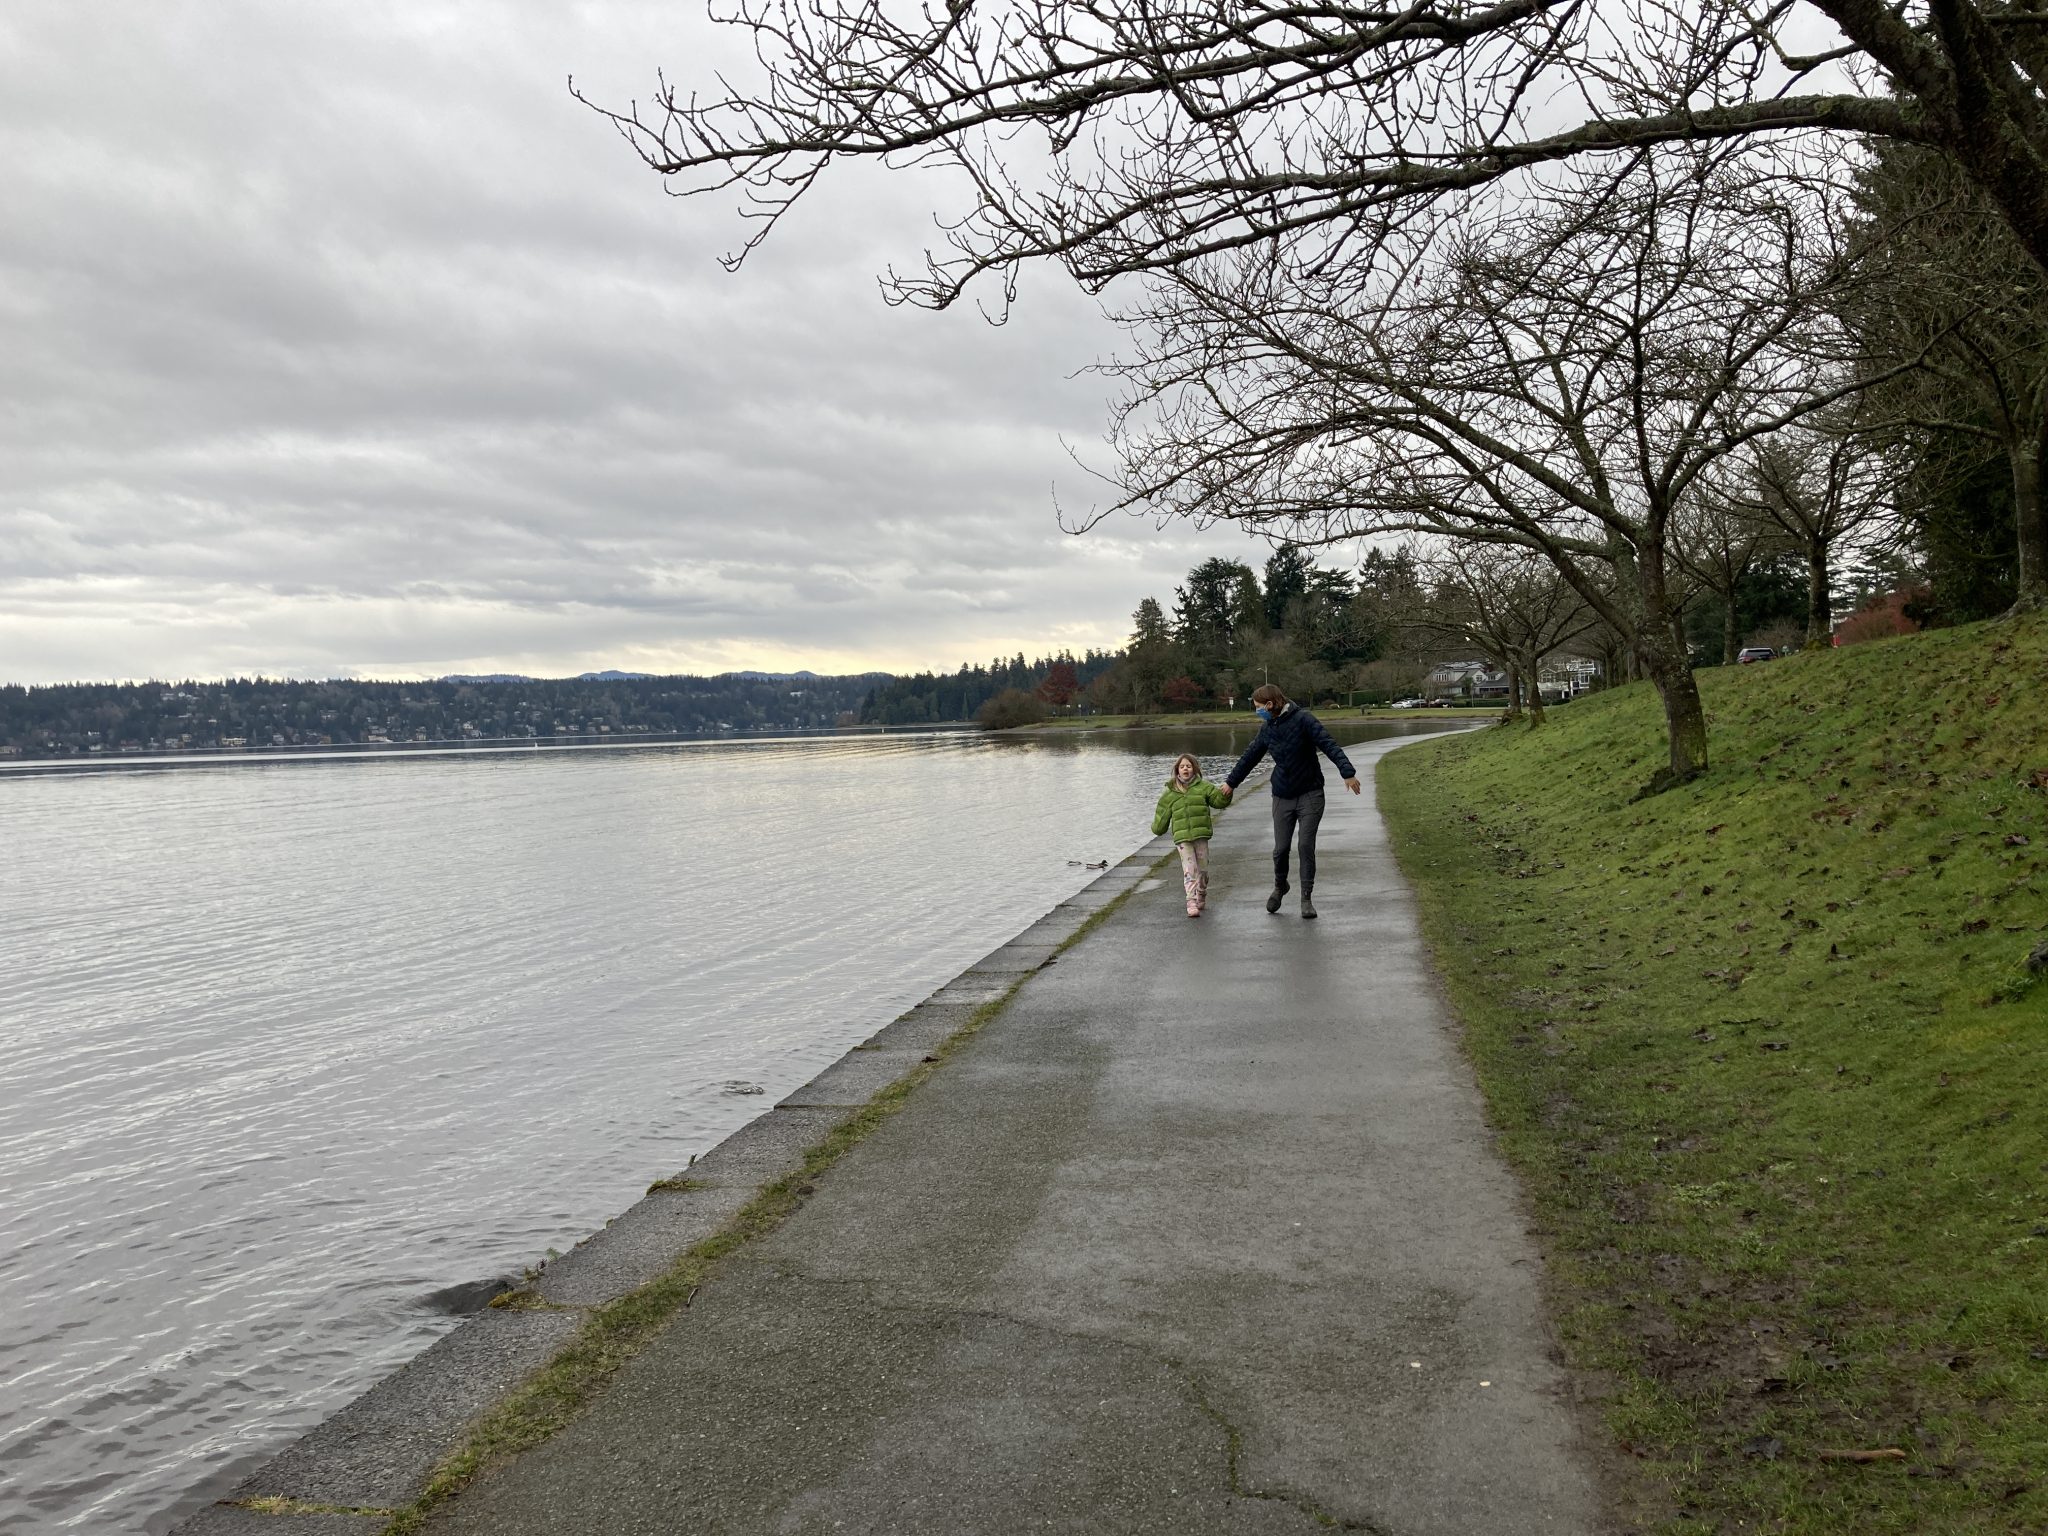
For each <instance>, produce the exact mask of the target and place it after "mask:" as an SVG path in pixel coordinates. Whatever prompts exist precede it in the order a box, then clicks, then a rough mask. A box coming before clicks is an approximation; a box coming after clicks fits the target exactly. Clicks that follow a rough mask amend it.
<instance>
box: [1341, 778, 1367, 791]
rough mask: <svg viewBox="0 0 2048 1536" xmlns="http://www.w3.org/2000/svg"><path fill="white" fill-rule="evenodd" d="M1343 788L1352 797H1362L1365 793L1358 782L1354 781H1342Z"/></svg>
mask: <svg viewBox="0 0 2048 1536" xmlns="http://www.w3.org/2000/svg"><path fill="white" fill-rule="evenodd" d="M1344 787H1345V788H1346V789H1348V790H1350V791H1351V793H1353V794H1354V795H1362V794H1364V793H1365V790H1364V787H1363V786H1362V785H1360V784H1359V782H1358V780H1356V779H1346V780H1345V781H1344Z"/></svg>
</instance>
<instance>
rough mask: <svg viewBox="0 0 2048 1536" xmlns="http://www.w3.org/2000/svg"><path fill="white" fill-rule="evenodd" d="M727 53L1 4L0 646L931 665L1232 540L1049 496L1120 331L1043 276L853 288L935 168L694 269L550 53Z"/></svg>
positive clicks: (1017, 636)
mask: <svg viewBox="0 0 2048 1536" xmlns="http://www.w3.org/2000/svg"><path fill="white" fill-rule="evenodd" d="M731 48H732V43H731V42H730V41H729V40H727V39H726V38H725V37H724V35H723V34H722V33H715V31H714V29H713V28H711V27H710V26H709V25H708V23H706V22H705V21H704V19H703V17H702V14H701V5H696V4H692V3H691V0H677V3H674V4H665V3H644V4H635V3H617V4H613V3H586V4H573V3H566V0H551V3H538V0H536V3H532V4H509V3H508V4H481V3H479V4H466V3H461V0H389V3H356V4H350V5H345V6H344V5H283V4H277V3H261V0H245V3H233V0H91V3H80V0H7V4H5V5H4V6H0V327H4V331H0V681H15V682H53V681H63V680H72V679H87V678H124V677H149V676H154V677H163V676H174V675H175V676H202V677H204V676H219V675H223V674H232V673H248V672H259V671H260V672H265V673H269V674H272V675H277V674H289V675H294V676H317V677H327V676H384V677H403V676H431V675H436V674H439V673H443V672H452V671H494V670H501V669H502V670H510V671H522V672H535V673H544V674H561V673H567V672H574V671H579V670H583V669H585V668H590V667H605V666H617V667H626V668H633V669H638V670H644V671H720V670H725V669H729V668H738V667H761V668H797V667H811V668H814V669H816V670H819V671H851V670H860V669H865V668H868V667H881V668H888V669H891V670H908V669H913V668H920V667H926V666H940V667H951V666H954V665H957V664H958V663H959V662H961V661H963V660H970V659H985V658H987V657H988V656H990V655H992V654H997V653H1003V654H1008V653H1011V652H1015V651H1018V650H1023V651H1026V652H1031V653H1038V652H1042V651H1045V650H1047V649H1051V648H1056V647H1060V646H1071V647H1074V648H1076V649H1079V648H1081V647H1084V646H1088V645H1113V644H1117V643H1119V642H1120V641H1121V640H1122V638H1123V636H1124V634H1125V632H1126V631H1127V629H1128V627H1129V622H1128V621H1129V614H1130V611H1131V610H1132V608H1134V607H1135V606H1136V605H1137V602H1138V600H1139V599H1140V598H1141V597H1144V596H1147V595H1148V594H1149V595H1156V596H1158V597H1160V598H1161V599H1162V600H1167V601H1170V599H1171V597H1172V589H1173V586H1174V584H1175V583H1176V581H1177V580H1178V579H1179V578H1180V577H1181V576H1183V575H1184V573H1185V572H1186V570H1187V568H1188V567H1189V566H1190V565H1191V564H1193V563H1194V562H1195V561H1196V560H1199V559H1201V558H1203V557H1204V556H1206V555H1208V554H1212V553H1226V554H1230V555H1233V556H1238V557H1241V558H1245V559H1247V560H1250V561H1252V562H1253V563H1255V564H1256V563H1258V562H1259V561H1261V560H1263V558H1264V556H1265V554H1266V549H1265V546H1264V545H1262V544H1254V543H1253V542H1251V541H1249V540H1247V539H1245V538H1244V537H1243V536H1241V535H1239V534H1237V533H1235V532H1232V531H1228V530H1223V531H1213V532H1211V533H1209V534H1206V535H1198V534H1196V533H1194V532H1193V531H1192V530H1190V529H1187V528H1186V527H1184V526H1180V527H1175V528H1172V529H1168V530H1166V531H1164V532H1161V531H1158V530H1156V529H1155V528H1154V527H1153V526H1152V525H1151V524H1150V523H1149V522H1145V521H1139V520H1118V521H1115V522H1113V523H1110V524H1106V525H1104V526H1103V527H1101V528H1098V529H1097V530H1096V531H1094V532H1093V533H1091V534H1089V535H1087V536H1086V537H1084V538H1079V539H1076V538H1071V537H1069V536H1067V535H1065V534H1062V533H1061V532H1060V531H1059V528H1058V526H1057V524H1056V522H1055V513H1054V500H1053V497H1054V492H1055V488H1057V491H1058V494H1059V496H1060V499H1061V501H1062V502H1063V503H1065V504H1067V505H1069V506H1070V507H1071V506H1074V505H1076V504H1078V505H1083V506H1085V505H1087V504H1088V503H1089V502H1090V501H1092V500H1095V499H1098V496H1099V489H1100V488H1099V486H1098V485H1096V484H1095V483H1093V482H1091V481H1090V480H1089V479H1088V477H1087V476H1086V475H1085V474H1084V473H1083V472H1082V471H1081V470H1079V469H1077V468H1076V467H1075V465H1074V464H1073V462H1072V460H1071V459H1069V458H1068V456H1067V452H1066V449H1065V448H1064V447H1063V446H1062V438H1063V437H1064V438H1065V439H1066V440H1067V442H1069V443H1072V444H1074V445H1075V446H1076V447H1077V448H1079V449H1080V450H1081V451H1082V452H1083V454H1084V455H1086V456H1091V457H1092V458H1093V459H1094V460H1095V461H1096V462H1098V463H1100V462H1103V452H1104V451H1103V449H1102V446H1101V432H1102V426H1103V420H1104V410H1103V407H1104V401H1105V395H1106V391H1107V388H1108V386H1107V384H1106V382H1105V381H1104V380H1102V379H1100V378H1099V377H1093V376H1082V377H1078V378H1077V377H1075V374H1076V372H1077V370H1079V369H1081V368H1084V367H1085V366H1087V365H1088V364H1090V363H1091V362H1094V361H1096V360H1097V359H1098V358H1101V357H1104V356H1106V355H1108V354H1109V353H1110V352H1112V351H1113V350H1115V348H1116V345H1117V337H1116V334H1115V333H1114V331H1113V330H1111V329H1110V328H1109V327H1108V326H1107V324H1106V323H1105V322H1103V321H1102V320H1101V319H1100V318H1099V316H1098V315H1097V314H1096V312H1095V310H1094V308H1093V306H1092V305H1091V304H1090V303H1089V302H1088V301H1086V300H1085V299H1083V298H1081V297H1080V296H1079V295H1078V294H1075V293H1074V292H1073V291H1072V290H1071V289H1068V288H1066V287H1065V286H1064V285H1063V283H1062V282H1061V281H1060V280H1059V279H1058V278H1057V276H1056V274H1054V273H1052V272H1050V271H1047V272H1043V273H1039V274H1036V278H1037V280H1036V281H1035V282H1032V283H1030V284H1029V285H1028V286H1027V289H1026V292H1025V295H1024V300H1023V303H1022V305H1021V307H1020V310H1019V312H1018V314H1017V316H1016V317H1015V318H1014V319H1013V320H1012V322H1011V324H1010V325H1009V326H1008V327H1006V328H1002V329H995V328H991V327H989V326H987V325H986V324H985V323H984V322H983V321H982V320H981V319H980V318H979V317H978V316H976V315H975V314H973V313H972V312H970V311H964V310H963V311H962V312H959V313H949V314H945V315H931V314H927V313H922V312H917V311H909V310H890V309H888V308H886V307H885V306H884V305H883V304H882V302H881V299H880V297H879V296H878V293H877V290H876V287H875V282H874V276H875V274H876V273H877V272H878V271H879V270H880V269H881V268H882V267H883V266H884V265H885V264H886V263H887V262H889V261H890V260H891V259H894V260H895V261H897V262H898V263H899V264H901V263H902V262H904V261H906V260H914V259H915V257H916V254H917V252H918V250H919V249H920V248H921V246H922V244H923V243H924V241H925V238H926V236H927V234H928V232H929V229H930V225H929V222H928V217H927V215H928V211H929V209H930V207H931V206H932V200H933V198H934V197H935V196H939V195H941V194H939V193H938V192H937V191H936V189H934V188H933V186H932V185H931V184H930V182H929V180H928V178H926V177H923V176H920V175H916V174H911V175H896V176H890V175H886V174H882V173H878V172H873V171H869V170H865V169H851V168H850V174H849V175H847V176H845V177H841V178H840V179H838V180H837V181H836V182H831V184H830V185H829V186H828V187H826V188H825V189H824V191H825V193H826V195H825V196H823V197H820V198H819V199H818V200H817V201H816V202H815V203H811V204H809V205H807V206H806V207H804V208H803V209H802V210H800V211H799V213H798V214H797V215H795V216H794V218H793V220H792V222H790V223H789V224H788V225H787V226H786V227H785V228H784V229H783V230H782V231H781V233H780V234H779V235H778V237H777V239H776V240H775V241H774V242H772V243H771V244H770V246H769V247H768V248H767V249H766V250H765V251H763V252H762V253H760V254H759V256H757V257H756V258H755V259H754V260H753V261H750V263H749V264H748V266H747V268H746V270H745V271H743V272H741V273H740V274H738V275H737V276H729V275H727V274H726V273H725V272H724V271H723V270H722V269H721V268H720V267H719V266H718V264H717V261H716V259H715V258H716V257H717V255H718V254H719V253H720V252H722V251H724V250H727V249H729V248H730V247H731V246H732V244H733V243H734V241H735V238H736V236H737V234H738V232H739V229H740V225H739V224H738V222H737V220H736V219H735V218H734V217H732V215H731V214H730V212H729V210H728V209H726V208H722V207H719V206H715V205H713V204H711V203H709V202H704V201H689V202H683V201H677V200H675V199H672V198H668V197H665V196H663V194H662V189H661V185H660V182H659V180H658V178H656V177H655V176H654V175H653V174H652V173H650V172H648V171H646V170H645V169H644V168H643V167H642V166H641V165H640V163H639V161H638V160H636V159H635V158H634V157H633V156H632V155H631V154H630V153H629V152H628V151H627V150H626V149H625V147H624V146H623V145H621V144H620V143H619V142H618V141H617V139H616V138H614V137H613V136H612V135H611V132H610V130H609V129H608V128H607V126H606V125H605V124H604V123H603V122H602V121H601V120H599V119H598V118H596V117H595V116H593V115H592V114H591V113H590V112H589V111H588V110H586V109H585V108H583V107H580V106H579V105H577V104H576V103H575V102H574V101H572V100H571V99H570V97H569V96H568V94H567V91H566V89H565V86H564V79H565V77H566V76H568V75H570V74H572V73H573V74H574V75H575V76H576V78H577V81H578V84H579V85H581V86H583V87H584V88H585V89H586V90H588V91H589V92H590V93H591V94H593V95H595V96H597V97H598V98H599V99H610V100H615V101H618V100H623V99H624V98H626V97H628V96H631V95H634V94H640V95H643V96H644V95H645V94H646V93H647V90H648V88H649V86H650V85H651V84H652V82H653V79H654V74H655V71H656V69H657V68H665V69H667V70H668V72H669V73H670V75H671V76H672V77H674V78H677V79H681V80H689V79H693V78H698V79H701V78H704V77H706V75H707V74H708V71H709V69H710V67H711V66H712V65H713V64H714V63H715V62H718V60H719V56H720V55H719V53H716V52H714V50H720V51H722V53H723V55H724V56H725V57H727V58H730V54H731ZM828 181H830V178H828Z"/></svg>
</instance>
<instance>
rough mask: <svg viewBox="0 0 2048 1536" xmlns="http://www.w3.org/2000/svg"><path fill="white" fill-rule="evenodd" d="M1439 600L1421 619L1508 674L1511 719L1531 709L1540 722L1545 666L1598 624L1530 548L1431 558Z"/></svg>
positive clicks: (1467, 547)
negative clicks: (1555, 655) (1468, 646)
mask: <svg viewBox="0 0 2048 1536" xmlns="http://www.w3.org/2000/svg"><path fill="white" fill-rule="evenodd" d="M1431 568H1432V570H1433V572H1434V574H1435V576H1436V586H1435V591H1434V593H1433V598H1434V600H1433V601H1432V602H1431V603H1430V604H1429V605H1428V606H1427V607H1426V608H1425V609H1424V610H1423V611H1422V613H1421V614H1420V615H1419V616H1418V618H1417V620H1416V622H1418V623H1419V624H1420V625H1421V626H1422V627H1423V628H1424V629H1426V630H1427V631H1429V632H1430V633H1432V634H1433V635H1435V636H1436V637H1438V638H1439V639H1442V640H1454V641H1461V642H1463V643H1465V644H1467V645H1470V646H1471V647H1473V648H1474V649H1475V650H1477V651H1478V652H1479V653H1480V654H1481V655H1483V656H1485V657H1486V658H1487V659H1488V660H1489V661H1491V662H1493V664H1494V665H1495V666H1497V667H1499V668H1500V669H1501V670H1502V671H1503V672H1505V673H1506V674H1507V677H1508V717H1509V718H1510V719H1512V718H1515V717H1516V716H1519V715H1520V714H1522V713H1523V711H1524V709H1525V708H1526V710H1527V712H1528V715H1529V720H1530V723H1531V724H1532V725H1541V724H1542V723H1543V666H1544V663H1545V662H1547V661H1548V660H1549V659H1550V658H1551V656H1552V655H1553V654H1555V653H1556V652H1558V651H1560V650H1562V649H1564V647H1565V646H1567V645H1569V644H1571V643H1572V642H1573V641H1574V640H1577V639H1578V638H1579V637H1580V636H1581V635H1583V634H1585V633H1586V632H1587V631H1588V630H1590V629H1591V628H1592V627H1593V626H1594V624H1595V623H1596V622H1597V620H1596V618H1595V615H1594V613H1593V610H1592V608H1591V607H1590V606H1589V605H1588V604H1587V602H1586V600H1585V599H1584V598H1583V597H1581V596H1580V595H1579V594H1578V593H1577V592H1576V591H1574V590H1573V589H1572V586H1571V584H1570V583H1569V582H1567V581H1566V580H1565V579H1564V577H1563V576H1562V575H1561V574H1560V573H1559V571H1558V570H1557V568H1556V567H1555V566H1554V565H1552V564H1551V563H1550V562H1549V561H1547V560H1545V559H1544V558H1543V557H1542V556H1541V555H1538V554H1536V553H1535V552H1534V551H1531V550H1525V549H1513V548H1505V547H1502V546H1499V545H1491V544H1471V543H1453V544H1448V545H1446V546H1444V548H1443V550H1442V552H1441V553H1440V554H1439V555H1438V556H1437V557H1436V558H1435V559H1434V560H1432V561H1431Z"/></svg>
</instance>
